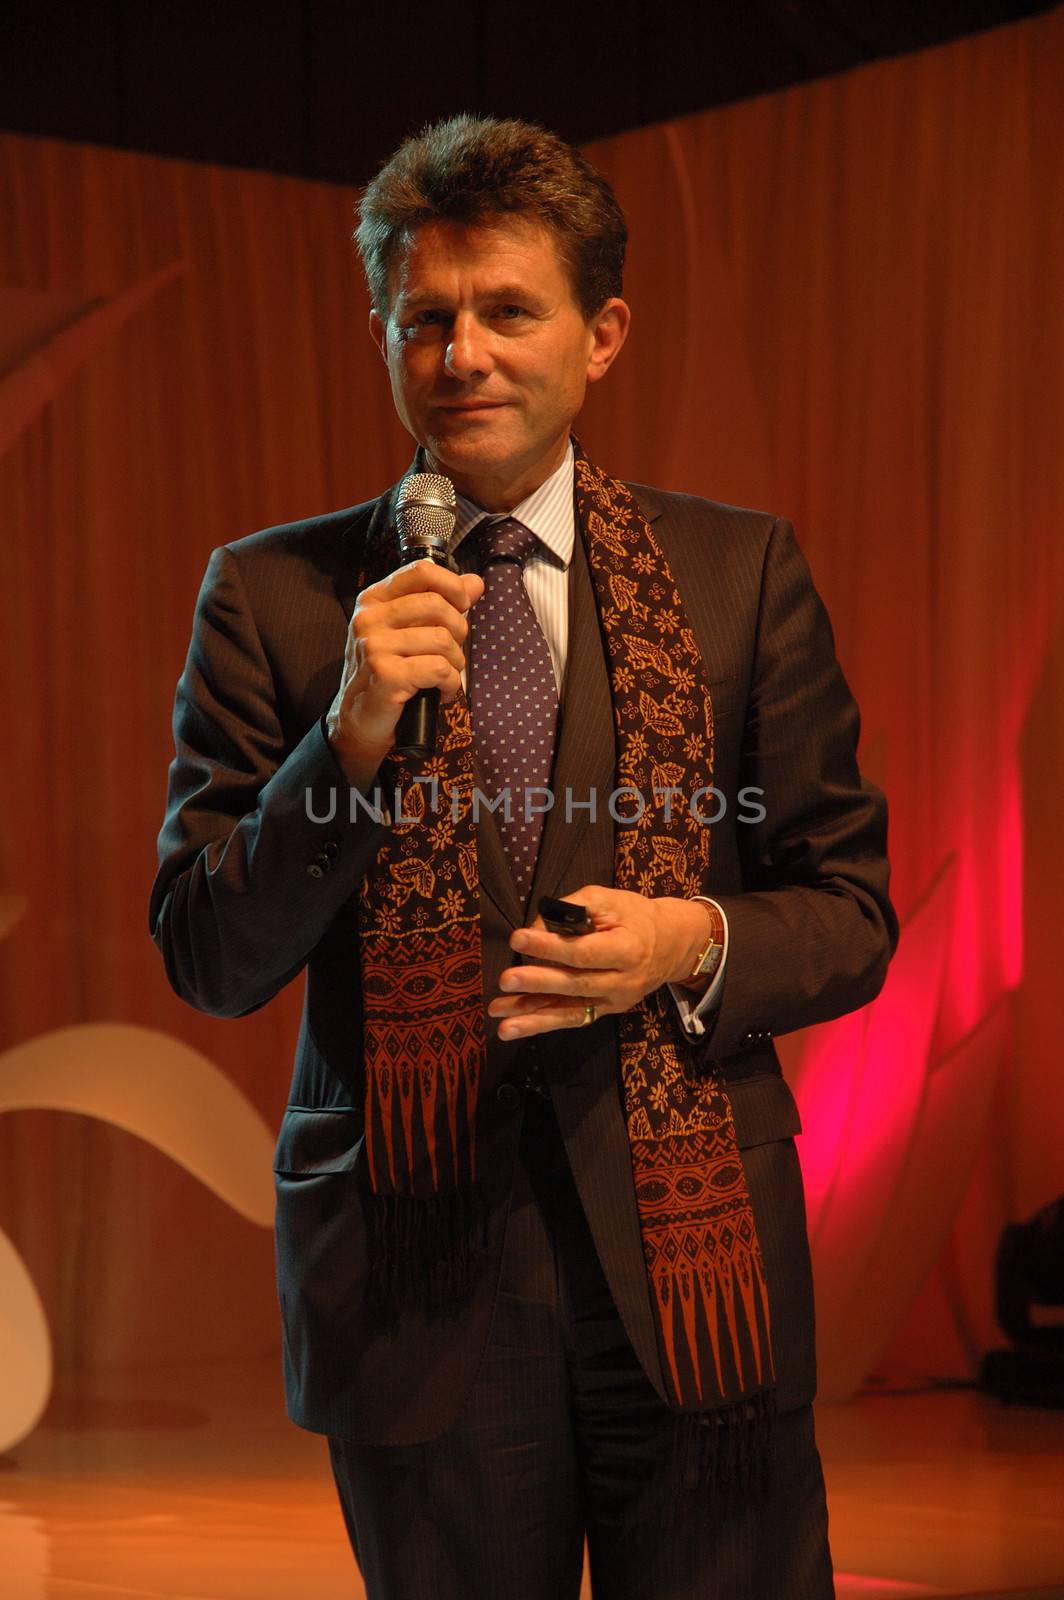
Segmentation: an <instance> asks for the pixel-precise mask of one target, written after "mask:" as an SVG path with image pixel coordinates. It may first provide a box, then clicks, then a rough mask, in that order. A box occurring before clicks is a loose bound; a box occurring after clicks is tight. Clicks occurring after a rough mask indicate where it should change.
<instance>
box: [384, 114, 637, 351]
mask: <svg viewBox="0 0 1064 1600" xmlns="http://www.w3.org/2000/svg"><path fill="white" fill-rule="evenodd" d="M358 214H359V224H358V227H357V229H356V230H355V242H356V243H357V245H358V249H359V253H360V254H361V256H362V264H363V267H364V268H365V272H366V281H367V283H368V285H369V292H370V297H371V299H372V301H373V304H374V306H375V308H376V309H377V311H378V312H380V314H381V315H382V316H383V315H386V314H387V312H388V309H389V293H388V274H389V269H390V267H391V265H392V263H393V261H395V260H396V258H397V256H398V254H399V253H400V251H401V250H402V249H403V248H405V246H406V245H407V244H408V243H409V240H410V239H411V237H412V235H413V233H414V230H415V229H417V228H420V227H421V226H423V224H425V223H426V222H460V223H472V224H475V223H481V222H484V223H490V222H493V221H496V220H498V219H499V218H500V217H505V216H520V217H524V218H526V219H528V220H529V221H531V222H538V223H541V224H542V225H543V226H545V227H546V228H548V229H549V230H550V233H551V234H552V236H553V238H554V242H555V245H556V247H557V250H558V255H559V257H560V259H561V262H562V265H563V266H564V267H565V269H566V272H567V273H568V277H569V282H570V284H571V286H572V290H573V295H574V297H575V299H576V301H577V303H578V304H579V306H580V309H581V311H582V312H583V314H584V317H585V319H588V320H590V318H591V317H593V316H594V315H595V313H596V312H597V311H599V310H600V309H601V308H602V306H603V305H604V304H605V302H606V301H607V300H608V299H610V297H611V296H612V295H617V294H620V292H621V275H622V272H623V269H624V250H625V245H626V244H627V242H628V229H627V227H626V225H625V220H624V213H623V211H622V210H621V208H620V206H619V205H618V203H617V198H616V196H615V195H614V193H613V190H612V189H611V188H610V186H609V184H608V183H607V181H606V179H605V178H604V177H603V176H602V174H601V173H600V172H597V171H596V170H595V168H594V167H593V166H592V165H591V163H590V162H589V161H587V160H586V159H585V158H584V157H583V156H582V155H581V154H580V152H579V151H578V150H574V149H573V147H572V145H568V144H566V143H565V141H564V140H563V139H559V137H558V135H557V134H555V133H548V132H547V130H546V129H545V128H541V127H537V126H536V124H535V123H531V122H519V121H517V120H516V119H512V118H511V119H507V120H505V121H503V120H500V119H498V118H495V117H475V116H472V115H470V114H469V113H468V112H464V113H463V114H462V115H461V116H457V117H450V118H448V120H447V121H446V122H437V123H434V124H432V125H431V126H429V127H426V128H424V129H423V130H422V131H421V133H419V134H417V135H416V136H415V137H414V138H411V139H407V140H406V141H405V143H404V144H402V145H400V146H399V149H398V150H397V151H396V152H395V154H394V155H393V156H391V157H390V158H389V160H388V161H386V162H385V164H384V166H383V167H382V168H381V170H380V171H379V172H378V173H377V176H376V177H375V178H374V179H373V180H372V182H371V183H370V184H369V185H368V187H367V188H366V190H365V193H364V194H363V196H362V200H361V202H360V204H359V208H358Z"/></svg>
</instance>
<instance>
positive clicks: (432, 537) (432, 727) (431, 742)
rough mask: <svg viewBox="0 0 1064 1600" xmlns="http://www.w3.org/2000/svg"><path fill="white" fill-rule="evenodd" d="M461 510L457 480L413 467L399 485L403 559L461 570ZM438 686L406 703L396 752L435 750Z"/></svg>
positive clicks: (412, 753)
mask: <svg viewBox="0 0 1064 1600" xmlns="http://www.w3.org/2000/svg"><path fill="white" fill-rule="evenodd" d="M457 515H458V511H457V505H456V502H455V497H454V484H453V483H452V482H451V480H450V478H445V477H443V475H442V474H441V473H438V472H412V473H410V475H409V477H406V478H404V479H403V481H402V483H401V484H400V485H399V493H398V495H397V496H396V501H395V526H396V532H397V533H398V537H399V554H400V555H401V556H402V558H403V561H404V562H406V561H422V560H424V559H425V558H426V557H427V558H428V559H429V560H430V561H435V562H436V564H437V566H440V567H447V568H448V569H449V570H450V571H451V572H457V570H458V569H457V567H456V566H455V564H454V562H453V561H452V560H451V557H450V554H449V552H448V548H447V547H448V544H449V543H450V538H451V535H452V533H453V532H454V524H455V518H456V516H457ZM439 707H440V691H439V690H438V689H419V690H418V691H417V693H416V694H415V695H413V696H412V697H411V699H409V700H408V701H407V703H406V705H405V706H404V707H403V709H402V711H401V712H400V714H399V721H398V722H397V723H396V725H395V744H394V746H393V747H392V748H393V753H394V754H395V755H399V756H409V757H415V758H418V757H422V758H423V757H425V756H430V755H431V754H432V753H433V751H434V750H435V748H436V717H437V713H438V711H439Z"/></svg>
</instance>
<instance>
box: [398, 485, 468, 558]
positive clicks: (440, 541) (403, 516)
mask: <svg viewBox="0 0 1064 1600" xmlns="http://www.w3.org/2000/svg"><path fill="white" fill-rule="evenodd" d="M457 514H458V512H457V505H456V502H455V495H454V484H453V483H452V482H451V480H450V478H445V477H444V476H443V475H442V473H438V472H412V473H410V475H409V477H406V478H404V479H403V481H402V483H401V484H400V485H399V493H398V496H397V497H396V502H395V525H396V529H397V532H398V534H399V551H400V554H401V555H402V556H404V558H409V559H414V558H416V557H417V556H419V555H427V554H431V553H433V552H439V553H440V554H443V555H445V554H446V552H447V545H448V542H449V540H450V537H451V534H452V533H453V532H454V523H455V518H456V516H457Z"/></svg>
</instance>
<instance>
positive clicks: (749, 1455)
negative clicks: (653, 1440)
mask: <svg viewBox="0 0 1064 1600" xmlns="http://www.w3.org/2000/svg"><path fill="white" fill-rule="evenodd" d="M775 1416H776V1390H775V1388H774V1387H772V1388H766V1389H759V1390H758V1391H757V1393H756V1394H752V1395H747V1396H745V1397H744V1398H743V1399H742V1400H736V1401H734V1402H733V1403H732V1404H731V1405H726V1406H722V1407H720V1408H719V1409H717V1410H714V1411H693V1412H691V1411H687V1412H683V1413H682V1414H681V1415H680V1416H678V1417H677V1419H676V1427H675V1430H674V1433H673V1448H672V1460H671V1461H670V1463H669V1469H668V1471H667V1472H666V1474H665V1477H666V1481H667V1485H668V1491H669V1497H668V1506H669V1509H670V1510H671V1511H672V1512H673V1513H674V1514H675V1515H676V1516H677V1517H678V1518H682V1517H685V1516H687V1515H689V1514H690V1512H691V1497H692V1496H696V1495H697V1496H707V1495H708V1497H709V1499H710V1501H711V1503H714V1504H715V1503H717V1502H724V1503H727V1502H728V1501H729V1500H730V1499H731V1498H732V1497H733V1496H735V1495H737V1494H738V1495H740V1496H741V1497H742V1498H743V1499H749V1498H752V1497H754V1496H758V1495H763V1494H764V1493H765V1491H766V1490H767V1488H768V1481H769V1471H770V1461H771V1445H772V1425H773V1422H774V1420H775Z"/></svg>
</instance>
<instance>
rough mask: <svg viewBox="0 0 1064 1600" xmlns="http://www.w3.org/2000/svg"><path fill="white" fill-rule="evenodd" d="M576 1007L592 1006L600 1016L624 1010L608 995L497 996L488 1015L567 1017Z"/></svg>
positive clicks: (493, 999) (490, 1004)
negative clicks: (549, 1014) (554, 1013)
mask: <svg viewBox="0 0 1064 1600" xmlns="http://www.w3.org/2000/svg"><path fill="white" fill-rule="evenodd" d="M577 1005H579V1006H581V1007H586V1006H591V1005H593V1006H594V1007H595V1009H596V1010H597V1011H598V1012H599V1013H600V1014H602V1013H604V1012H606V1011H621V1010H623V1009H624V1007H623V1006H621V1005H619V1004H617V1002H616V1001H615V1000H614V999H612V998H611V997H610V996H609V995H608V994H602V995H586V994H578V995H572V994H497V995H495V996H494V997H493V998H492V999H491V1000H490V1001H489V1003H488V1015H489V1016H492V1017H498V1018H503V1017H522V1016H524V1015H525V1013H526V1012H527V1013H529V1014H531V1013H532V1012H536V1013H538V1012H540V1011H558V1012H561V1011H565V1012H566V1014H567V1015H568V1014H572V1013H574V1012H575V1008H576V1006H577Z"/></svg>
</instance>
